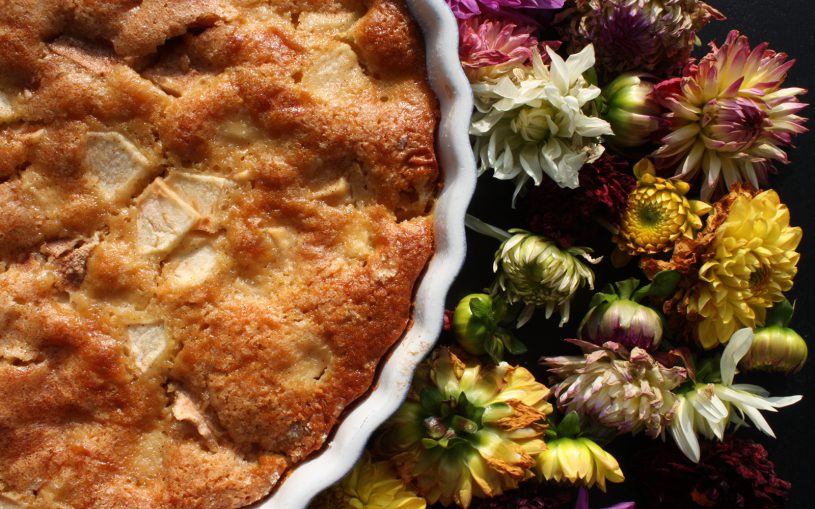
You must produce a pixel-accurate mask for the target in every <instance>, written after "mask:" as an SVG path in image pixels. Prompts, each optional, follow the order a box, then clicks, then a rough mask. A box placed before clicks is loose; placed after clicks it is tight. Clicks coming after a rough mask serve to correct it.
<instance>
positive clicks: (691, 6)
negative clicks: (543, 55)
mask: <svg viewBox="0 0 815 509" xmlns="http://www.w3.org/2000/svg"><path fill="white" fill-rule="evenodd" d="M570 3H571V4H572V7H571V9H568V10H567V11H566V12H564V13H563V15H561V16H560V17H559V19H560V20H565V21H567V22H568V24H567V25H566V26H565V27H564V28H565V30H564V36H565V37H567V38H569V39H570V48H572V49H574V48H580V47H583V46H585V45H586V44H589V43H593V44H594V46H595V48H596V49H597V67H598V69H599V70H600V71H601V74H602V75H604V76H607V77H609V76H616V75H619V74H622V73H625V72H629V71H647V72H652V73H655V74H660V75H669V74H672V73H674V72H676V71H679V70H680V69H682V67H683V66H684V65H685V63H686V62H687V61H688V59H689V58H690V54H691V51H692V50H693V46H694V43H695V42H696V40H697V39H696V34H697V32H698V31H699V30H700V29H701V28H702V27H704V26H705V25H707V24H708V23H709V22H710V21H711V20H712V19H723V16H722V14H721V13H719V12H718V11H717V10H716V9H714V8H712V7H711V6H709V5H708V4H706V3H705V2H702V1H701V0H573V1H572V2H570Z"/></svg>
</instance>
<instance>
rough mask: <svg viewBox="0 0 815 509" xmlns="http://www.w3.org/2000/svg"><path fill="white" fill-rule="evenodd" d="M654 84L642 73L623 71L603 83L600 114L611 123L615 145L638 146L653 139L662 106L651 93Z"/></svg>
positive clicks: (661, 120)
mask: <svg viewBox="0 0 815 509" xmlns="http://www.w3.org/2000/svg"><path fill="white" fill-rule="evenodd" d="M653 91H654V84H653V83H651V81H649V80H648V79H647V78H646V77H645V75H643V74H639V73H626V74H623V75H621V76H618V77H617V78H615V79H614V81H612V82H611V83H609V84H608V85H606V86H605V87H603V103H604V104H603V109H602V111H601V112H600V113H601V115H600V116H601V117H602V118H603V119H604V120H607V121H608V123H609V124H611V129H612V131H614V136H611V137H609V139H608V141H609V142H610V143H612V144H614V145H615V146H617V147H623V148H630V147H639V146H641V145H645V144H646V143H649V142H651V141H653V138H654V135H656V134H657V132H658V131H659V130H660V128H661V127H662V126H663V124H664V120H663V119H662V107H661V106H660V105H659V103H658V102H657V100H656V98H654V96H653Z"/></svg>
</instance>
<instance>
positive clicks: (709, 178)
mask: <svg viewBox="0 0 815 509" xmlns="http://www.w3.org/2000/svg"><path fill="white" fill-rule="evenodd" d="M711 47H712V51H711V53H710V54H708V55H707V56H705V57H704V58H703V59H702V60H701V61H700V62H699V65H698V66H692V67H691V68H690V69H689V70H688V71H687V72H686V73H685V76H684V77H682V78H680V79H675V80H670V81H667V82H664V83H662V84H660V85H658V87H657V96H658V97H659V98H660V100H661V102H662V103H663V105H664V106H665V107H666V108H667V109H668V110H670V112H669V113H668V114H667V115H666V118H667V120H668V121H669V124H670V127H669V130H670V131H671V132H670V134H668V135H666V136H665V137H664V138H663V139H662V144H663V145H662V147H661V148H660V149H659V150H658V151H657V152H656V153H655V154H654V156H655V157H656V158H657V159H658V166H660V167H661V168H665V169H670V170H673V171H675V174H676V176H678V177H681V178H683V179H686V180H690V179H692V178H694V177H695V176H696V175H697V174H698V173H699V172H700V171H701V172H702V173H703V175H704V177H703V181H702V198H703V199H708V198H709V197H710V196H711V195H712V194H713V193H714V191H716V189H717V187H719V186H720V183H721V182H722V181H724V184H725V186H726V187H727V188H729V189H730V188H733V186H734V185H735V184H738V183H749V184H751V185H752V186H753V187H759V185H760V184H763V183H766V177H767V172H768V170H769V169H770V168H771V166H772V162H773V161H781V162H783V163H786V162H787V155H786V153H784V151H783V150H781V147H784V146H787V145H789V144H790V143H791V141H792V137H793V135H796V134H800V133H803V132H806V130H807V129H806V128H805V127H804V122H805V119H803V118H801V117H799V116H798V115H797V113H798V112H799V111H801V110H802V109H803V108H804V107H805V106H806V105H805V104H803V103H801V102H800V101H798V98H797V96H798V95H800V94H803V93H806V90H804V89H801V88H781V86H782V85H783V83H784V81H785V80H786V78H787V72H788V71H789V69H790V68H791V67H792V65H793V64H794V63H795V61H794V60H790V61H787V55H786V54H784V53H776V52H775V51H772V50H770V49H767V44H766V43H764V44H760V45H759V46H757V47H756V48H755V49H753V50H751V49H750V46H749V43H748V42H747V38H746V37H744V36H740V35H739V33H738V32H736V31H733V32H730V35H729V36H728V38H727V41H725V43H724V44H723V45H722V46H721V47H720V48H719V47H716V46H715V45H711Z"/></svg>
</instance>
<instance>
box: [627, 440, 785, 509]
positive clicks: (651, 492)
mask: <svg viewBox="0 0 815 509" xmlns="http://www.w3.org/2000/svg"><path fill="white" fill-rule="evenodd" d="M638 457H639V458H640V459H641V461H639V462H638V464H639V467H640V469H641V471H642V475H643V477H644V478H646V479H648V482H645V483H643V484H642V488H643V491H642V493H643V495H644V496H645V501H646V502H647V503H648V507H659V508H661V509H692V508H707V509H732V508H740V509H782V508H783V507H784V500H785V499H786V497H787V493H788V492H789V489H790V483H788V482H787V481H784V480H783V479H779V478H778V476H777V475H776V473H775V465H774V464H773V462H772V461H770V460H769V458H768V457H767V450H766V449H764V447H763V446H762V445H761V444H758V443H756V442H752V441H750V440H740V439H737V438H733V437H729V438H727V439H726V440H725V441H724V442H705V443H703V444H702V452H701V459H700V461H699V463H691V462H689V461H688V460H687V459H686V458H684V457H682V456H681V455H678V454H677V453H676V452H674V451H671V450H668V448H666V447H665V446H660V447H655V448H652V449H649V450H646V451H644V452H643V453H641V454H640V455H639V456H638Z"/></svg>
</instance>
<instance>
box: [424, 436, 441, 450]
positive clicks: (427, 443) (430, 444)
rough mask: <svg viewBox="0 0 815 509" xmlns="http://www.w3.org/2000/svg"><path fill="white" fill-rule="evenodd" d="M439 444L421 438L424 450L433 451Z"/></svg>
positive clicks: (430, 439) (429, 439)
mask: <svg viewBox="0 0 815 509" xmlns="http://www.w3.org/2000/svg"><path fill="white" fill-rule="evenodd" d="M438 445H439V443H438V442H436V441H435V440H433V439H432V438H423V439H422V447H424V448H425V449H433V448H435V447H436V446H438Z"/></svg>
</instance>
